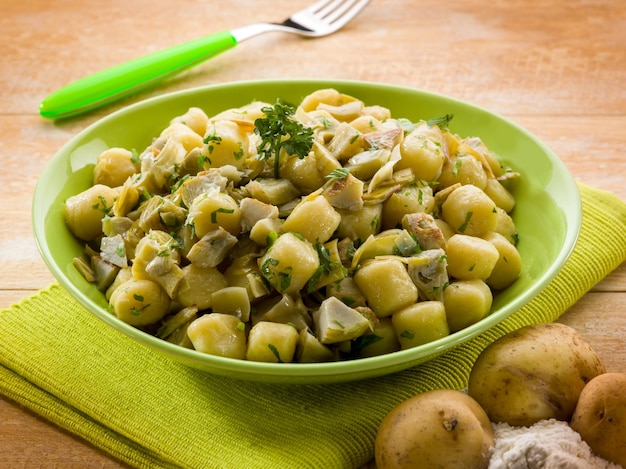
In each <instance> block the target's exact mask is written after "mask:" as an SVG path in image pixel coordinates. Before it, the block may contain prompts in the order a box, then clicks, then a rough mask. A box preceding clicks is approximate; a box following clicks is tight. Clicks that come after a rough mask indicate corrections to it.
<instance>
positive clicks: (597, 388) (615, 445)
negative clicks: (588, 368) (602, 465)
mask: <svg viewBox="0 0 626 469" xmlns="http://www.w3.org/2000/svg"><path fill="white" fill-rule="evenodd" d="M571 427H572V428H573V429H574V430H576V431H577V432H578V433H579V434H580V436H581V437H582V439H583V440H584V441H585V442H586V443H587V444H588V445H589V447H590V448H591V449H592V451H593V452H594V453H595V454H596V455H598V456H600V457H602V458H604V459H608V460H609V461H612V462H614V463H616V464H620V465H621V466H622V467H626V373H604V374H601V375H599V376H596V377H595V378H593V379H592V380H591V381H589V383H587V385H586V386H585V387H584V388H583V390H582V392H581V393H580V397H579V399H578V404H577V405H576V410H574V415H573V417H572V421H571Z"/></svg>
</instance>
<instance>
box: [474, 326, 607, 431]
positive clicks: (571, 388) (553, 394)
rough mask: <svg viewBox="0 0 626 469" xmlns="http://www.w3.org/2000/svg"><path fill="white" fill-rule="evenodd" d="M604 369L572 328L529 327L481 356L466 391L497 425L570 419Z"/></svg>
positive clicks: (503, 340) (511, 335)
mask: <svg viewBox="0 0 626 469" xmlns="http://www.w3.org/2000/svg"><path fill="white" fill-rule="evenodd" d="M605 371H606V369H605V366H604V364H603V363H602V361H601V360H600V358H599V356H598V355H597V354H596V353H595V351H594V350H593V349H592V348H591V347H590V346H589V344H587V343H586V342H585V341H584V340H583V339H582V337H580V335H579V334H578V332H576V330H574V329H573V328H571V327H569V326H566V325H564V324H560V323H553V324H537V325H530V326H526V327H522V328H521V329H518V330H516V331H513V332H510V333H508V334H506V335H504V336H503V337H501V338H499V339H498V340H496V341H495V342H493V343H492V344H490V345H489V346H487V348H485V349H484V350H483V351H482V352H481V354H480V355H479V357H478V359H477V360H476V363H475V364H474V366H473V368H472V371H471V373H470V377H469V384H468V393H469V395H470V396H472V397H473V398H474V399H476V401H478V403H479V404H480V405H481V406H482V407H483V408H484V409H485V411H486V412H487V415H489V418H490V419H491V421H492V422H495V423H498V422H506V423H508V424H509V425H513V426H530V425H532V424H534V423H536V422H538V421H540V420H543V419H550V418H554V419H558V420H563V421H569V420H570V418H571V416H572V414H573V412H574V408H575V407H576V402H577V401H578V397H579V395H580V393H581V391H582V389H583V388H584V386H585V385H586V384H587V383H588V382H589V381H590V380H591V379H592V378H594V377H596V376H597V375H599V374H602V373H604V372H605Z"/></svg>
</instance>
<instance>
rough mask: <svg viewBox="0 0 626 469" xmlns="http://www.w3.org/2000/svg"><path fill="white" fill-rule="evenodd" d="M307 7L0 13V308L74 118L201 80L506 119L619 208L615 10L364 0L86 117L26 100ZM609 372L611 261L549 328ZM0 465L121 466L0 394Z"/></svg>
mask: <svg viewBox="0 0 626 469" xmlns="http://www.w3.org/2000/svg"><path fill="white" fill-rule="evenodd" d="M308 4H309V0H297V1H296V0H292V1H287V0H257V1H247V0H232V1H230V2H226V3H224V2H215V1H213V2H211V1H206V0H203V1H201V0H181V1H177V2H165V1H159V0H157V1H154V0H151V1H148V0H136V1H133V2H126V1H122V0H109V1H107V2H96V1H95V0H87V1H80V2H79V1H77V0H59V1H55V2H42V1H37V0H24V1H21V2H2V5H0V50H2V51H3V54H2V61H1V62H0V63H1V65H0V160H1V162H2V171H0V188H1V190H2V204H0V210H1V212H0V214H1V217H2V221H3V223H0V258H1V259H2V262H1V263H0V307H7V306H9V305H11V304H13V303H15V302H17V301H20V300H21V299H23V298H25V297H27V296H28V295H30V294H32V293H35V292H36V291H38V290H39V289H41V288H44V287H46V286H48V285H49V284H50V283H51V282H52V281H53V278H52V276H51V274H50V273H49V272H48V270H47V268H46V267H45V265H44V263H43V262H42V261H41V259H40V257H39V254H38V251H37V247H36V245H35V242H34V239H33V236H32V234H31V230H32V228H31V222H30V206H31V197H32V193H33V190H34V187H35V184H36V182H37V178H38V176H39V174H40V173H41V171H42V170H43V168H44V166H45V165H46V163H47V162H48V161H49V159H50V158H51V157H52V155H54V153H55V152H56V151H57V150H58V149H59V148H60V147H61V146H62V145H63V144H64V143H65V142H67V141H68V140H69V139H70V138H71V137H72V136H74V135H76V133H78V132H80V131H81V130H82V129H84V128H85V127H87V126H88V125H89V124H91V123H93V122H95V121H96V120H98V119H99V118H101V117H103V116H105V115H107V114H109V113H110V112H112V111H115V110H116V109H119V108H121V107H123V106H125V105H128V104H130V103H134V102H137V101H139V100H141V99H144V98H148V97H151V96H157V95H160V94H162V93H166V92H171V91H175V90H180V89H187V88H191V87H195V86H202V85H205V84H214V83H224V82H229V81H239V80H249V79H263V78H283V77H290V78H337V79H355V80H367V81H374V82H383V83H390V84H395V85H402V86H411V87H417V88H422V89H425V90H427V91H431V92H436V93H442V94H447V95H450V96H453V97H455V98H458V99H462V100H465V101H468V102H471V103H473V104H476V105H479V106H483V107H486V108H488V109H489V110H491V111H494V112H497V113H500V114H502V115H503V116H505V117H507V118H509V119H511V120H513V121H515V122H516V123H518V124H520V125H522V126H523V127H525V128H527V129H528V130H529V131H531V132H532V133H533V134H535V135H536V136H537V137H538V138H539V139H541V140H542V141H543V142H544V143H546V144H547V145H548V146H549V147H550V148H552V149H553V150H554V151H555V152H556V154H557V155H559V157H560V158H561V159H562V160H563V161H564V163H565V164H566V166H567V167H568V169H569V170H570V171H571V172H572V174H573V175H574V177H575V178H576V179H577V180H579V181H582V182H584V183H587V184H589V185H592V186H594V187H598V188H602V189H605V190H608V191H610V192H613V193H615V194H617V195H618V196H619V197H621V198H622V199H626V158H625V156H624V147H625V144H626V133H625V132H624V129H625V128H626V87H625V86H624V83H626V2H624V1H622V0H510V1H508V0H490V1H487V0H448V1H446V2H440V1H435V0H422V1H419V2H416V1H414V0H373V1H372V3H371V5H370V6H369V7H368V8H367V9H366V10H365V11H364V12H363V13H362V14H361V15H360V16H359V17H358V18H357V19H356V20H355V21H353V22H352V23H351V24H349V25H348V26H347V27H346V28H345V29H344V30H342V31H341V32H339V33H337V34H335V35H333V36H330V37H326V38H322V39H315V40H306V39H302V38H298V37H295V36H288V35H285V34H267V35H264V36H260V37H258V38H254V39H251V40H249V41H246V42H244V43H242V44H240V45H239V46H238V47H237V48H235V49H234V50H231V51H229V52H227V53H225V54H222V55H220V56H218V57H216V58H214V59H212V60H210V61H208V62H205V63H203V64H201V65H199V66H197V67H196V68H194V69H191V70H189V71H187V72H185V73H183V74H181V75H179V76H177V77H174V78H172V79H170V80H168V81H165V82H163V83H161V84H160V85H158V86H156V87H154V88H151V89H148V90H145V91H143V92H140V93H138V94H137V95H135V96H132V97H130V98H127V99H125V100H123V101H121V102H119V103H115V104H112V105H110V106H107V107H105V108H103V109H100V110H98V111H95V112H93V113H90V114H87V115H84V116H81V117H77V118H74V119H71V120H66V121H62V122H51V121H46V120H43V119H41V118H40V117H39V116H38V114H37V108H38V105H39V102H40V101H41V100H42V99H43V98H44V97H45V96H46V95H47V94H48V93H50V92H52V91H54V90H55V89H57V88H59V87H61V86H63V85H65V84H67V83H69V82H70V81H72V80H75V79H78V78H80V77H82V76H84V75H85V74H88V73H92V72H95V71H98V70H100V69H102V68H105V67H108V66H112V65H115V64H118V63H120V62H122V61H125V60H128V59H132V58H135V57H139V56H141V55H144V54H147V53H150V52H154V51H156V50H159V49H162V48H165V47H168V46H172V45H175V44H178V43H181V42H183V41H187V40H191V39H195V38H197V37H200V36H203V35H205V34H209V33H211V32H216V31H219V30H221V29H227V28H234V27H237V26H241V25H245V24H248V23H253V22H256V21H259V20H272V21H273V20H280V19H283V17H286V16H287V15H288V14H289V13H290V12H291V11H293V10H295V9H298V8H300V7H303V6H307V5H308ZM561 321H562V322H564V323H566V324H569V325H571V326H573V327H575V328H576V329H578V330H579V331H580V333H581V334H582V335H583V337H584V338H585V339H586V340H587V341H588V342H589V343H590V344H591V345H592V347H594V348H595V349H596V350H597V351H598V353H599V354H600V355H601V356H602V357H603V359H604V360H605V362H606V363H607V367H608V368H609V369H610V370H612V371H626V350H625V349H624V347H623V345H622V344H623V340H624V338H623V336H624V331H626V267H625V265H624V264H622V266H620V267H619V268H618V269H617V270H616V271H615V272H614V273H613V274H611V275H610V276H608V277H607V278H606V279H605V280H603V281H602V282H601V283H600V284H598V285H597V286H596V287H595V288H594V289H593V291H592V292H590V293H589V294H587V295H586V296H585V297H583V299H581V300H580V301H579V302H578V303H577V304H576V305H574V306H573V307H572V308H570V310H569V311H568V312H566V313H565V314H564V316H563V318H562V319H561ZM0 415H1V416H2V418H1V419H0V466H1V467H11V468H14V467H18V468H19V467H92V468H114V467H123V466H122V465H121V464H120V463H119V462H117V461H116V460H115V459H113V458H111V457H109V456H108V455H106V454H104V453H103V452H101V451H100V450H98V449H96V448H94V447H92V446H91V445H90V444H88V443H86V442H85V441H83V440H81V439H80V438H79V437H76V436H74V435H71V434H70V433H68V432H65V431H64V430H61V429H59V428H57V427H55V426H53V425H51V424H49V423H48V422H47V421H45V420H43V419H42V418H40V417H37V416H35V415H34V414H32V413H30V412H29V411H26V410H24V409H23V408H22V407H20V406H19V405H17V404H15V403H13V402H11V401H9V400H6V399H4V398H2V399H0Z"/></svg>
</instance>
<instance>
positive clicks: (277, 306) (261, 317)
mask: <svg viewBox="0 0 626 469" xmlns="http://www.w3.org/2000/svg"><path fill="white" fill-rule="evenodd" d="M261 321H269V322H278V323H282V324H291V325H292V326H294V327H295V328H296V329H297V330H299V331H300V330H302V329H306V328H308V327H311V326H312V322H311V317H310V315H309V312H308V310H307V308H306V306H305V305H304V303H303V302H302V299H301V298H300V297H296V298H294V297H292V296H290V295H282V296H281V297H280V298H278V299H276V298H275V297H274V298H268V299H266V300H264V301H262V302H261V303H259V304H258V305H257V307H256V309H255V311H254V313H253V314H252V324H256V323H258V322H261Z"/></svg>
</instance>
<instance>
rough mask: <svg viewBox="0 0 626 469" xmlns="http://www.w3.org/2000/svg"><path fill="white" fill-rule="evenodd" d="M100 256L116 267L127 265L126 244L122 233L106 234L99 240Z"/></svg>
mask: <svg viewBox="0 0 626 469" xmlns="http://www.w3.org/2000/svg"><path fill="white" fill-rule="evenodd" d="M100 256H101V257H102V259H104V260H105V261H107V262H110V263H111V264H113V265H116V266H117V267H121V268H124V267H127V266H128V258H127V257H126V245H125V244H124V238H122V235H119V234H118V235H115V236H106V237H104V238H102V241H101V242H100Z"/></svg>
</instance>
